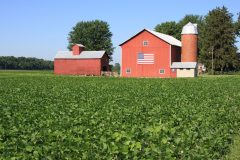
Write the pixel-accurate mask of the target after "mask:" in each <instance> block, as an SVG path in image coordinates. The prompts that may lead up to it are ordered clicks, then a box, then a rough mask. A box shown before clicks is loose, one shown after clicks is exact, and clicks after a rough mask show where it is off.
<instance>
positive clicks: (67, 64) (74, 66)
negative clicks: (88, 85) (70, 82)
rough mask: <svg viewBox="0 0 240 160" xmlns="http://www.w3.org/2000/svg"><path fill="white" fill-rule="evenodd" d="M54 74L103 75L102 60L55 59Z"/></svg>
mask: <svg viewBox="0 0 240 160" xmlns="http://www.w3.org/2000/svg"><path fill="white" fill-rule="evenodd" d="M54 74H70V75H96V76H100V75H101V60H100V59H81V60H79V59H55V60H54Z"/></svg>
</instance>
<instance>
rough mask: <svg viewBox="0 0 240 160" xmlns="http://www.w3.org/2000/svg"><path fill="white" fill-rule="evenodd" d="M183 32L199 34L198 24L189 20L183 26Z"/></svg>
mask: <svg viewBox="0 0 240 160" xmlns="http://www.w3.org/2000/svg"><path fill="white" fill-rule="evenodd" d="M182 34H198V29H197V24H192V23H191V22H189V23H188V24H186V25H185V26H184V27H183V30H182Z"/></svg>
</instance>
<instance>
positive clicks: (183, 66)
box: [171, 62, 197, 68]
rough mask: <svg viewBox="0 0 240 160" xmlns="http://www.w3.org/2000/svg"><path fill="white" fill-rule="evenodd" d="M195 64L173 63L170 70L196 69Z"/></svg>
mask: <svg viewBox="0 0 240 160" xmlns="http://www.w3.org/2000/svg"><path fill="white" fill-rule="evenodd" d="M196 67H197V62H173V63H172V65H171V68H196Z"/></svg>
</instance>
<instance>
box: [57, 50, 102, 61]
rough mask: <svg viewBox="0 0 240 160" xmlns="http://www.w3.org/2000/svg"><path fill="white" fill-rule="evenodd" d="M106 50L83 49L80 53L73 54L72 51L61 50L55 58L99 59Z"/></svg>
mask: <svg viewBox="0 0 240 160" xmlns="http://www.w3.org/2000/svg"><path fill="white" fill-rule="evenodd" d="M105 53H106V51H82V52H81V53H80V55H73V54H72V51H59V52H58V53H57V54H56V56H55V57H54V59H99V58H102V57H103V55H104V54H105Z"/></svg>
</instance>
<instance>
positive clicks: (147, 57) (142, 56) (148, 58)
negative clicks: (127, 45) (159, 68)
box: [137, 53, 154, 64]
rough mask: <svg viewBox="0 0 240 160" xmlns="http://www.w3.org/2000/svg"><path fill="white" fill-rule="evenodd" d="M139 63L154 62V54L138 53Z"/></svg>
mask: <svg viewBox="0 0 240 160" xmlns="http://www.w3.org/2000/svg"><path fill="white" fill-rule="evenodd" d="M137 64H154V54H146V53H138V58H137Z"/></svg>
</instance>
